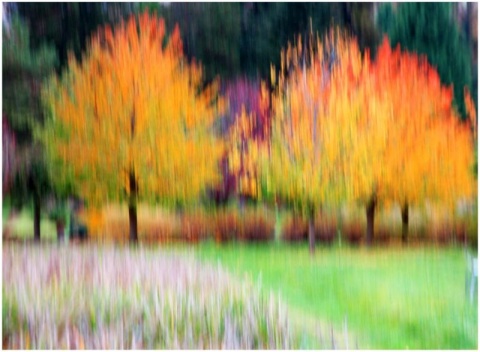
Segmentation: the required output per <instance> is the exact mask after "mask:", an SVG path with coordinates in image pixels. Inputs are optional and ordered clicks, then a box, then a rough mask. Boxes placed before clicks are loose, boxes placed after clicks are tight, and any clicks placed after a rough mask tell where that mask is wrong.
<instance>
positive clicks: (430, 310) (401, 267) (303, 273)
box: [3, 209, 478, 349]
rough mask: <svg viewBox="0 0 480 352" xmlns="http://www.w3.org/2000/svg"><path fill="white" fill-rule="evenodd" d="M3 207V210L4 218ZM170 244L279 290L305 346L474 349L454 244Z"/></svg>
mask: <svg viewBox="0 0 480 352" xmlns="http://www.w3.org/2000/svg"><path fill="white" fill-rule="evenodd" d="M5 213H6V212H5V209H4V212H3V218H4V220H5V218H6V216H5V215H6V214H5ZM279 223H280V222H279V221H277V226H276V227H277V229H276V232H277V238H278V236H279V231H280V228H279ZM12 224H13V227H14V233H15V237H17V238H18V237H20V238H28V237H30V236H31V234H30V232H31V228H32V223H31V215H30V214H29V212H28V211H26V210H25V211H23V212H22V213H20V215H19V217H17V219H16V220H15V221H14V222H13V223H12ZM4 225H5V222H4ZM42 226H44V228H42V237H43V238H49V237H50V238H51V237H54V236H55V235H54V234H55V228H54V226H53V224H52V223H51V222H49V221H44V222H42ZM174 248H175V249H176V250H180V251H181V252H186V253H185V254H186V255H187V256H191V255H194V256H196V257H197V258H199V259H200V260H201V261H203V262H206V263H208V264H212V263H213V264H215V265H217V263H220V265H221V266H222V267H223V268H225V269H227V270H228V271H230V272H232V273H233V274H234V275H235V276H236V277H240V278H243V277H245V276H247V277H248V278H250V279H251V280H252V281H253V282H260V283H261V286H262V292H264V293H265V294H267V295H268V294H269V293H270V291H273V292H274V293H275V294H278V295H279V297H280V299H281V300H282V301H284V302H285V303H286V304H287V306H288V308H289V311H290V313H291V314H290V319H291V320H292V322H294V325H298V326H302V324H303V326H304V328H305V329H306V332H307V333H306V335H304V336H303V337H302V339H306V340H307V341H301V342H300V344H299V346H300V347H302V348H304V347H317V346H318V347H321V348H332V347H333V346H332V340H333V341H334V343H335V344H336V346H335V347H339V344H340V345H342V346H341V347H347V345H346V344H347V343H348V344H349V347H357V346H358V347H359V348H373V349H377V348H381V349H405V348H409V349H447V348H448V349H475V348H476V347H477V345H478V336H477V329H478V314H477V309H478V308H477V307H478V306H477V304H478V303H477V302H475V303H474V304H471V303H469V302H468V300H467V297H466V292H465V278H466V268H467V259H466V253H465V252H464V250H463V249H462V248H459V247H435V246H425V247H422V246H420V247H406V248H402V247H396V246H390V247H386V248H374V249H370V250H368V249H366V248H349V247H348V246H343V247H340V246H339V244H338V243H337V244H336V245H335V246H334V247H333V248H321V247H320V248H318V250H317V253H316V255H315V257H314V258H312V257H310V256H309V255H308V248H307V247H306V245H289V244H284V243H270V244H265V245H253V244H250V245H248V244H238V243H237V244H235V243H232V244H228V245H217V244H215V243H213V242H207V243H201V244H200V245H198V246H184V245H178V246H175V247H174ZM171 249H172V248H169V250H171ZM154 251H156V249H155V250H154ZM159 251H160V252H159V254H160V255H163V254H164V252H165V251H164V250H163V249H160V250H159ZM346 330H347V331H346ZM330 332H331V333H330ZM344 333H347V334H346V335H347V337H344Z"/></svg>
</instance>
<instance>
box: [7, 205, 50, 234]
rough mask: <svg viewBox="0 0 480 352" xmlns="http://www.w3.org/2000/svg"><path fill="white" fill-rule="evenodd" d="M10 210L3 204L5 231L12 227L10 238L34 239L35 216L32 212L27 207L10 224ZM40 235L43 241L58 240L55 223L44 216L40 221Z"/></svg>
mask: <svg viewBox="0 0 480 352" xmlns="http://www.w3.org/2000/svg"><path fill="white" fill-rule="evenodd" d="M8 214H9V208H8V207H5V204H3V209H2V215H3V229H4V230H5V227H6V226H10V236H11V237H14V238H18V239H29V238H33V215H32V211H31V210H30V209H28V207H25V208H23V209H22V211H21V212H20V213H19V214H18V215H17V216H16V217H15V218H14V219H13V220H12V221H11V222H10V223H8V220H7V219H8ZM40 234H41V238H42V240H43V239H45V240H51V239H56V238H57V230H56V227H55V223H53V222H52V221H50V220H49V219H48V218H47V217H45V216H42V218H41V220H40Z"/></svg>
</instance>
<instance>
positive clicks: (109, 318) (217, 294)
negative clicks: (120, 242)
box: [2, 245, 298, 349]
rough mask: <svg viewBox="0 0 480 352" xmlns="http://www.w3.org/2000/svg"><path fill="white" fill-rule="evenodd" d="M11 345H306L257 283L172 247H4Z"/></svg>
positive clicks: (6, 327)
mask: <svg viewBox="0 0 480 352" xmlns="http://www.w3.org/2000/svg"><path fill="white" fill-rule="evenodd" d="M2 275H3V277H2V280H3V298H2V320H3V336H2V337H3V347H4V348H10V349H11V348H13V349H28V348H32V349H51V348H54V349H70V348H87V349H120V348H121V349H127V348H128V349H129V348H146V349H159V348H167V349H177V348H188V349H205V348H206V349H220V348H222V349H223V348H228V349H257V348H261V349H270V348H273V349H283V348H295V347H297V348H298V345H297V344H296V343H297V342H295V341H297V340H296V339H293V338H292V334H291V333H290V326H289V323H288V321H289V320H288V317H287V312H286V310H285V308H284V307H283V306H282V305H281V304H280V303H279V302H278V301H277V300H276V299H273V298H272V297H270V298H269V299H267V298H266V297H265V296H264V295H262V294H261V293H260V291H259V288H258V287H255V286H252V285H251V284H249V283H248V282H246V283H245V282H244V283H242V284H240V283H239V282H237V281H235V280H234V279H233V278H232V277H230V276H229V275H227V274H226V273H225V272H223V271H222V270H220V268H216V267H206V266H201V265H200V264H199V263H198V262H196V261H195V260H193V259H190V258H186V257H184V256H180V255H175V254H171V253H169V252H167V251H160V250H151V249H144V248H142V247H139V248H136V249H131V248H126V247H118V246H117V247H114V246H103V247H95V246H89V245H86V246H76V247H75V246H73V247H72V246H70V247H67V246H55V245H53V246H45V245H44V246H32V245H5V246H4V247H3V272H2Z"/></svg>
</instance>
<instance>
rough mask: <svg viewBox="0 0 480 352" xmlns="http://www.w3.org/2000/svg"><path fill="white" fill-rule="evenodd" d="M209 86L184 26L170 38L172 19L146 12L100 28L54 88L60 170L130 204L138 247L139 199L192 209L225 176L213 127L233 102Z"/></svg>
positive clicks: (83, 188) (48, 139)
mask: <svg viewBox="0 0 480 352" xmlns="http://www.w3.org/2000/svg"><path fill="white" fill-rule="evenodd" d="M201 84H202V72H201V70H200V69H199V68H198V67H197V66H196V65H195V64H188V62H186V60H185V58H184V56H183V51H182V42H181V40H180V32H179V30H178V27H177V28H175V30H174V31H173V33H172V34H171V35H170V37H168V39H167V37H166V33H165V25H164V21H163V19H160V20H158V19H156V18H155V17H152V16H150V15H148V14H147V13H145V14H143V15H142V16H140V17H139V18H138V19H137V18H135V17H131V18H130V19H129V20H128V22H127V23H122V24H121V25H119V26H118V27H117V28H116V29H115V31H112V30H111V29H110V27H109V26H106V27H105V28H104V29H102V30H100V31H99V32H98V34H97V35H96V36H95V37H93V38H92V41H91V43H90V46H89V51H88V53H87V55H86V56H85V57H84V58H83V60H82V63H81V64H79V63H77V62H76V61H75V59H73V58H71V59H70V62H69V68H68V71H67V72H66V73H65V74H64V75H63V77H62V79H60V80H59V79H58V78H55V79H54V80H53V81H52V84H51V85H50V87H49V89H47V90H45V101H46V104H47V106H48V107H49V109H50V111H51V115H52V118H51V119H50V120H49V121H48V123H47V126H46V128H45V130H44V131H43V133H42V135H41V136H40V138H41V140H42V141H43V142H44V143H45V144H46V146H47V151H48V155H49V158H50V160H51V161H52V165H57V167H58V169H59V170H61V173H60V174H59V177H63V178H64V179H72V180H74V183H75V185H76V186H77V189H78V190H79V193H80V194H81V195H83V196H85V197H87V199H88V200H90V201H91V202H92V203H101V202H104V201H106V200H107V199H113V200H120V201H127V203H128V208H129V221H130V240H132V241H136V240H137V238H138V231H137V210H136V209H137V202H138V201H139V200H147V201H155V200H160V201H162V202H164V203H165V204H168V205H184V204H186V203H188V202H190V201H192V200H194V199H196V198H197V197H198V195H199V194H200V193H201V192H202V191H203V190H204V189H205V187H206V186H207V185H210V184H213V183H214V182H216V181H217V180H218V178H219V175H218V170H217V163H218V160H219V157H220V155H221V153H222V151H223V145H222V143H221V142H220V141H219V140H217V139H216V138H215V137H214V136H213V134H212V124H213V123H214V121H215V119H216V118H217V116H218V114H219V113H220V112H221V111H222V105H223V104H222V101H221V99H219V97H218V95H217V85H216V84H214V85H212V86H209V87H208V88H207V89H205V90H201V89H200V86H201Z"/></svg>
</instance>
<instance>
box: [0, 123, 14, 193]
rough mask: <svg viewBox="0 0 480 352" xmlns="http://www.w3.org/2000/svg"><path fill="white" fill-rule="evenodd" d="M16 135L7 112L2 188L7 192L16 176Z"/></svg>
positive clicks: (3, 141) (3, 137)
mask: <svg viewBox="0 0 480 352" xmlns="http://www.w3.org/2000/svg"><path fill="white" fill-rule="evenodd" d="M15 150H16V147H15V135H14V134H13V132H12V130H11V129H10V127H9V125H8V121H7V119H6V118H5V114H4V115H3V119H2V190H3V193H4V194H5V193H7V191H8V190H9V188H10V187H11V184H12V180H13V177H14V176H15Z"/></svg>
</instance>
